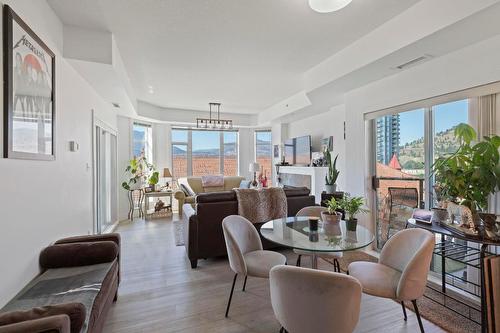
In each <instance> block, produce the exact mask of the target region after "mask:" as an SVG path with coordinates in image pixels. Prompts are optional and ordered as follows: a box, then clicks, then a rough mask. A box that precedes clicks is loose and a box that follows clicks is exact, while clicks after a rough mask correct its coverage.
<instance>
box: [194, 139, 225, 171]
mask: <svg viewBox="0 0 500 333" xmlns="http://www.w3.org/2000/svg"><path fill="white" fill-rule="evenodd" d="M220 135H221V132H216V131H192V141H193V150H192V155H191V156H192V157H191V158H192V165H193V173H192V174H193V176H204V175H217V174H220V173H222V172H221V163H220V151H221V147H220Z"/></svg>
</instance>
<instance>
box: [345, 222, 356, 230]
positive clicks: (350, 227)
mask: <svg viewBox="0 0 500 333" xmlns="http://www.w3.org/2000/svg"><path fill="white" fill-rule="evenodd" d="M345 226H346V228H347V230H349V231H356V229H357V228H358V219H350V220H346V221H345Z"/></svg>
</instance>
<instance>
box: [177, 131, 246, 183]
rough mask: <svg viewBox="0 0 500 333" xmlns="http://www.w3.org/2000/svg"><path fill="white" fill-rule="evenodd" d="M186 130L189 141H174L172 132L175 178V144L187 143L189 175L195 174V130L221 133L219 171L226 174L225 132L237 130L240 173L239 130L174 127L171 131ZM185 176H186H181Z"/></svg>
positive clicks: (237, 168) (237, 154)
mask: <svg viewBox="0 0 500 333" xmlns="http://www.w3.org/2000/svg"><path fill="white" fill-rule="evenodd" d="M176 130H177V131H186V132H187V142H186V141H173V140H172V133H170V140H171V144H170V147H171V160H172V176H173V177H174V179H178V178H177V177H176V175H175V174H174V168H173V161H174V149H173V147H174V145H186V147H187V150H186V155H187V156H186V158H187V177H191V176H193V132H207V131H209V132H218V133H219V173H220V174H221V175H224V133H225V132H235V133H236V142H235V144H236V171H237V172H236V175H237V176H238V175H239V174H240V168H239V166H240V136H239V134H240V133H239V130H237V129H232V130H211V129H194V128H186V127H172V128H171V131H176ZM181 177H184V176H181Z"/></svg>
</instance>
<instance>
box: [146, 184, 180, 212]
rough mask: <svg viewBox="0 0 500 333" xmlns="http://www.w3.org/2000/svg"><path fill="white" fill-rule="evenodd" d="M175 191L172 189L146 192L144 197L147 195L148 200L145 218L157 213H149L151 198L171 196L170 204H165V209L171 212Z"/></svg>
mask: <svg viewBox="0 0 500 333" xmlns="http://www.w3.org/2000/svg"><path fill="white" fill-rule="evenodd" d="M173 193H174V191H172V190H166V191H153V192H144V197H145V201H146V204H145V209H144V211H145V218H146V219H147V218H148V216H149V217H151V216H152V215H153V214H154V213H156V212H152V213H149V198H160V197H168V198H170V202H169V203H168V205H166V206H165V209H166V210H167V211H169V212H172V194H173Z"/></svg>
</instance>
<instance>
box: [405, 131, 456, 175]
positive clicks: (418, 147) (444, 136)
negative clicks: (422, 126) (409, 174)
mask: <svg viewBox="0 0 500 333" xmlns="http://www.w3.org/2000/svg"><path fill="white" fill-rule="evenodd" d="M454 131H455V127H452V128H449V129H447V130H445V131H441V132H438V133H436V135H435V137H434V155H435V156H444V155H449V154H453V153H454V152H456V151H457V149H458V148H459V143H458V142H457V140H456V139H455V135H454ZM424 158H425V157H424V138H423V137H422V138H419V139H417V140H414V141H412V142H409V143H407V144H405V145H404V146H401V147H399V156H398V159H399V163H401V165H402V167H403V169H423V168H424V164H423V163H424Z"/></svg>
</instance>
